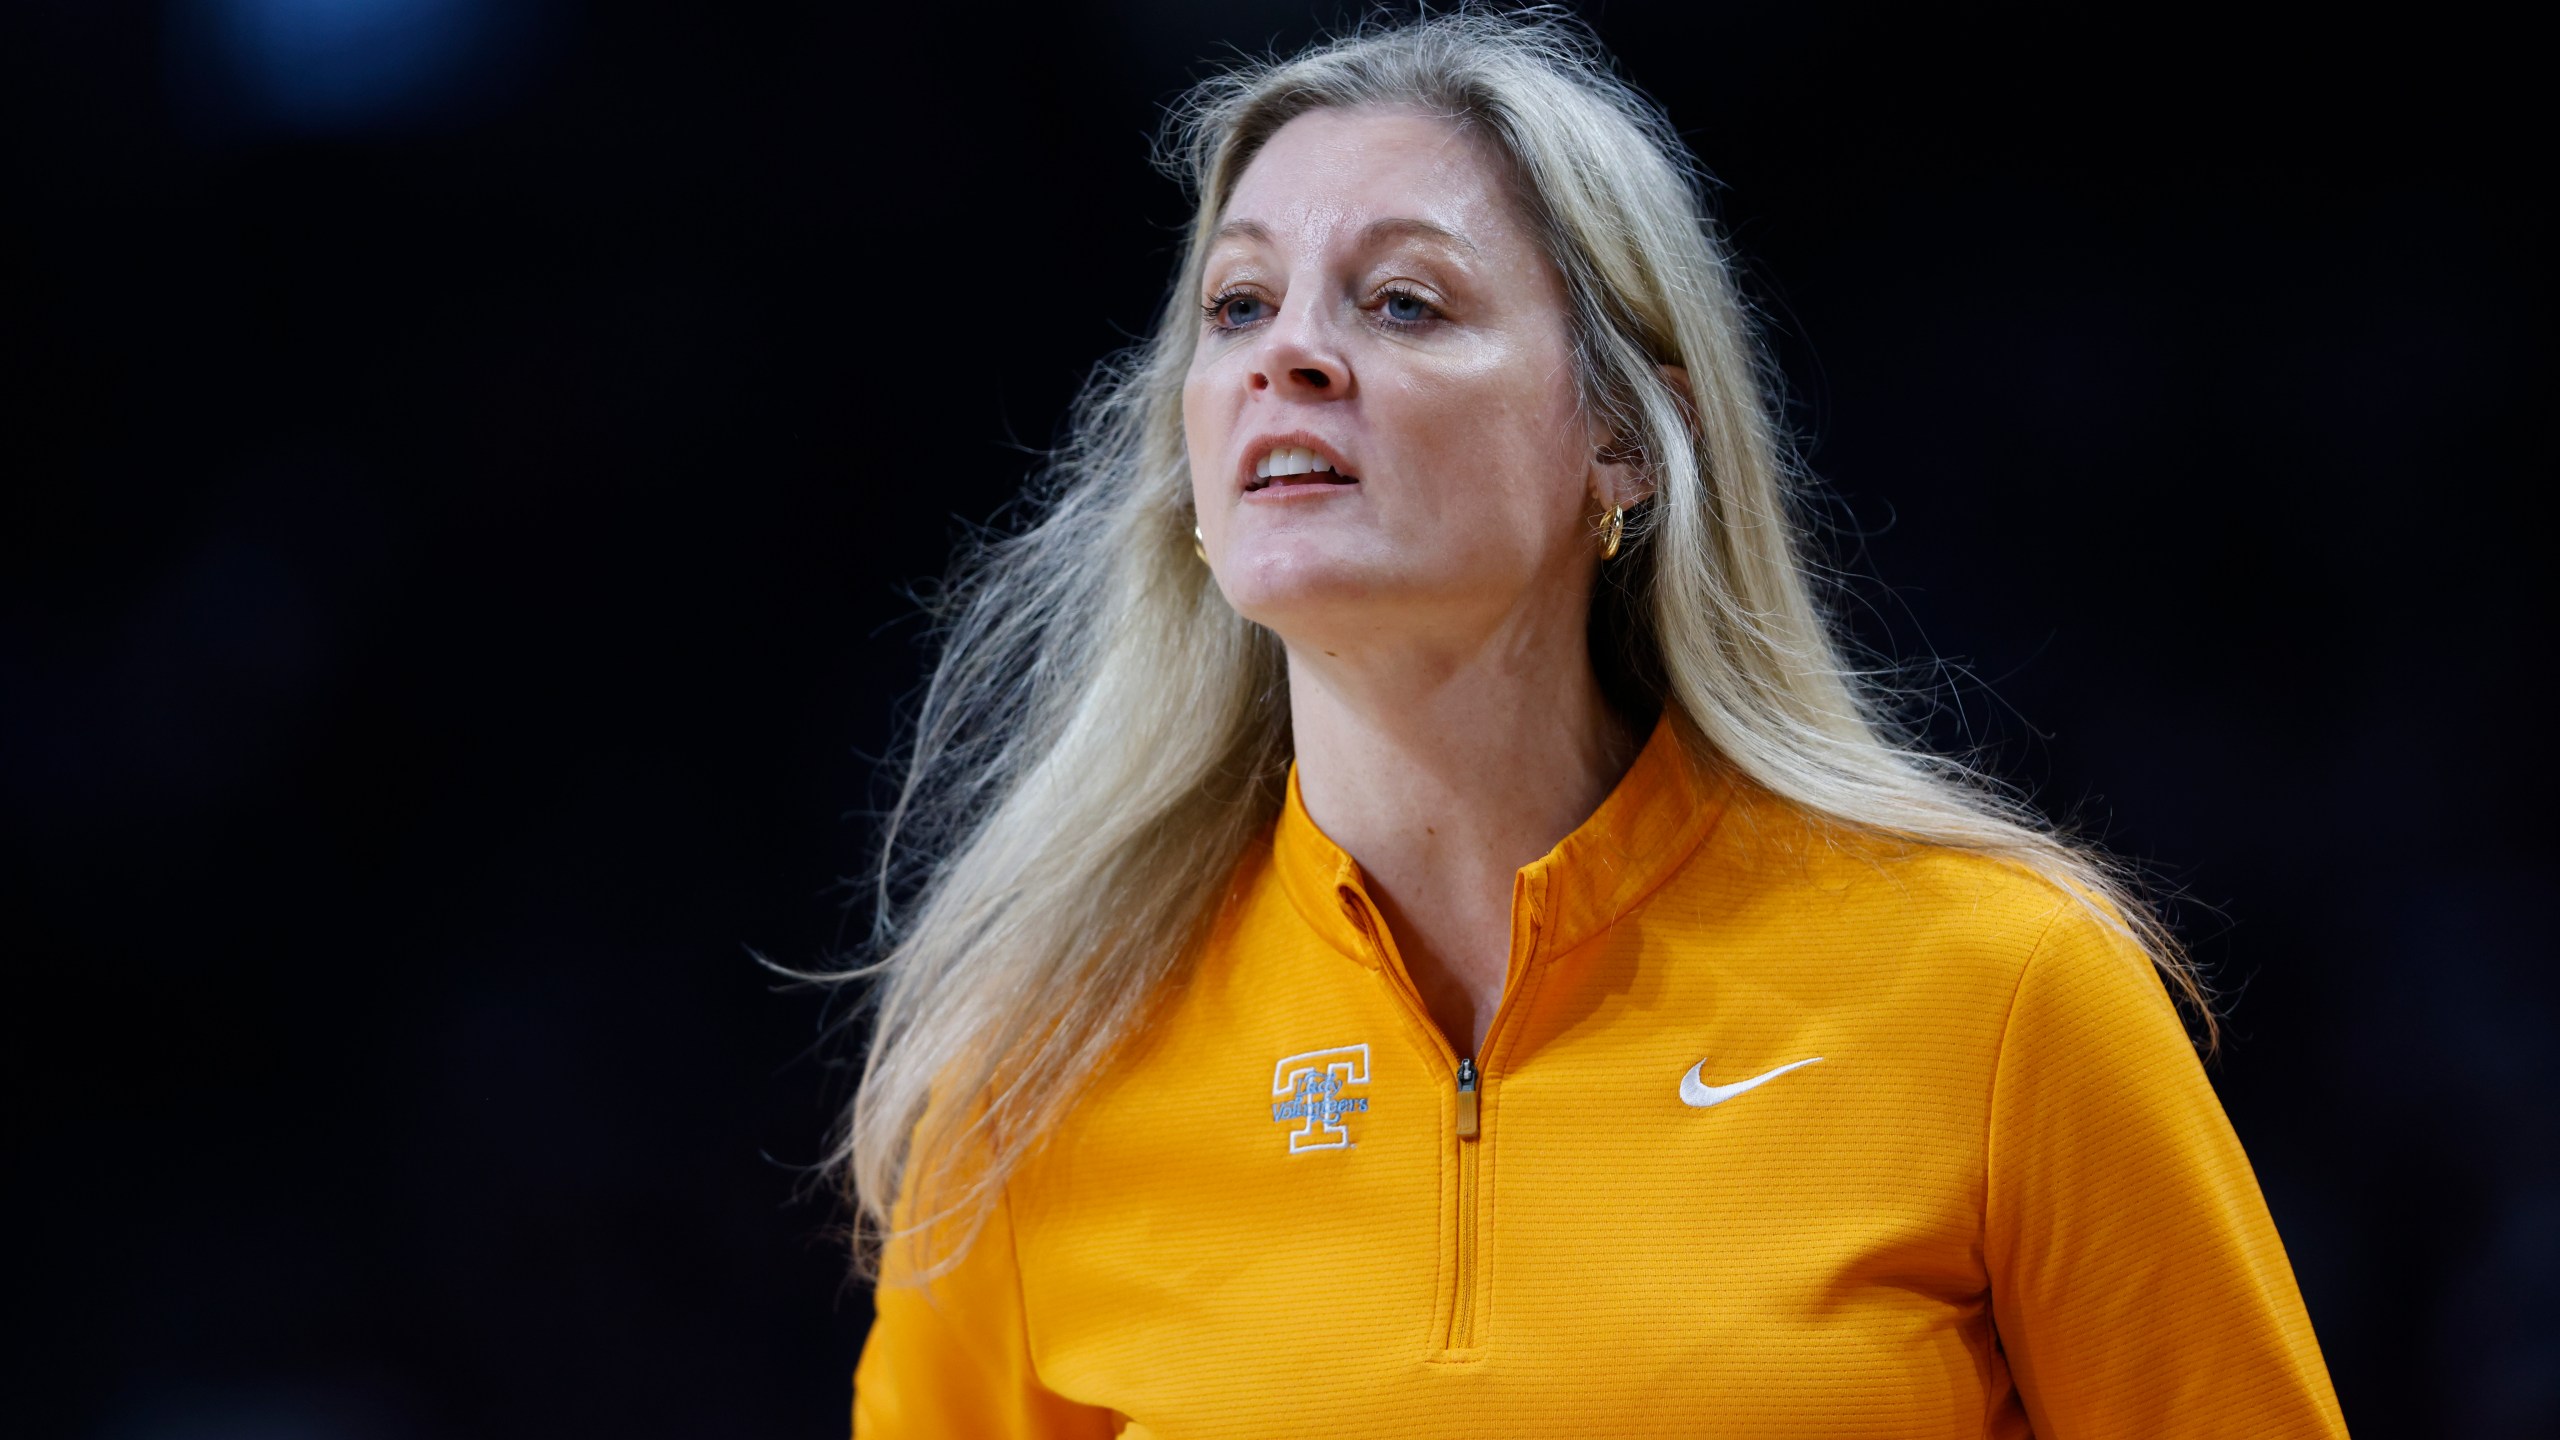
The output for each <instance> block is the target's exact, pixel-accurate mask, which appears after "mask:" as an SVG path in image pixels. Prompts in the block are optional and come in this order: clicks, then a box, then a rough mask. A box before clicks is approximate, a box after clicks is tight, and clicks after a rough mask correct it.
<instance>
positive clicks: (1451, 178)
mask: <svg viewBox="0 0 2560 1440" xmlns="http://www.w3.org/2000/svg"><path fill="white" fill-rule="evenodd" d="M1197 299H1198V300H1199V302H1200V304H1201V306H1202V313H1203V319H1202V322H1201V336H1200V346H1199V351H1198V353H1197V355H1196V356H1195V357H1194V358H1193V360H1192V362H1191V371H1190V375H1189V377H1188V379H1187V380H1186V382H1185V384H1184V387H1183V393H1182V417H1183V427H1184V431H1185V438H1186V440H1187V442H1188V445H1189V449H1190V456H1191V477H1192V489H1193V496H1194V499H1195V500H1196V501H1197V503H1198V507H1199V512H1200V528H1201V533H1202V537H1203V543H1204V545H1205V546H1206V548H1207V550H1208V553H1209V556H1210V560H1211V564H1212V566H1213V567H1214V569H1215V571H1216V574H1217V578H1218V583H1219V586H1220V588H1221V589H1222V590H1223V591H1224V592H1225V594H1226V597H1227V600H1228V602H1229V603H1230V604H1232V605H1234V606H1235V608H1236V610H1237V611H1238V612H1239V613H1241V614H1243V615H1244V616H1245V617H1246V618H1248V619H1251V620H1254V621H1256V622H1258V623H1261V624H1263V625H1266V626H1269V627H1270V628H1271V629H1272V630H1274V631H1276V632H1278V633H1279V634H1280V636H1281V637H1282V638H1283V639H1284V640H1285V641H1287V642H1288V643H1289V644H1290V645H1291V647H1292V648H1293V649H1296V648H1299V647H1303V646H1307V645H1320V646H1323V647H1324V648H1326V649H1327V650H1328V651H1332V652H1335V653H1339V651H1340V648H1341V647H1344V646H1364V645H1368V644H1371V643H1374V642H1377V641H1382V640H1383V641H1391V640H1392V639H1393V638H1394V637H1395V636H1397V635H1398V634H1405V635H1411V636H1416V637H1424V636H1427V637H1432V638H1433V639H1435V640H1437V641H1440V642H1442V643H1459V644H1465V643H1469V642H1470V640H1471V639H1481V638H1484V637H1489V636H1492V635H1494V634H1495V633H1497V632H1499V631H1500V630H1501V629H1502V627H1504V626H1505V625H1514V626H1516V625H1518V624H1519V623H1520V622H1522V621H1528V622H1530V623H1532V624H1537V623H1541V622H1543V621H1546V620H1553V621H1556V622H1559V623H1568V624H1571V625H1572V626H1573V627H1574V633H1576V634H1578V633H1579V629H1580V624H1581V617H1582V615H1583V613H1584V610H1585V608H1586V607H1587V605H1588V603H1589V594H1590V584H1591V576H1592V572H1593V568H1594V566H1595V565H1596V564H1597V563H1598V552H1597V549H1596V548H1595V546H1596V542H1595V539H1594V530H1593V519H1594V517H1595V516H1596V514H1597V513H1598V508H1599V502H1598V501H1597V500H1596V499H1595V498H1594V497H1595V495H1598V494H1607V493H1609V492H1610V490H1611V488H1612V487H1614V486H1617V485H1621V484H1623V483H1624V477H1623V476H1622V475H1619V474H1616V473H1613V472H1615V471H1616V470H1617V469H1618V467H1615V466H1608V467H1603V466H1600V465H1598V464H1597V463H1596V462H1595V453H1594V452H1595V449H1596V447H1597V445H1598V444H1599V443H1601V442H1602V441H1604V440H1605V438H1606V437H1605V436H1601V435H1597V434H1595V432H1594V431H1593V429H1592V427H1591V423H1590V422H1589V421H1588V420H1587V419H1586V418H1585V416H1584V414H1583V413H1582V406H1581V405H1580V403H1579V393H1580V392H1579V387H1578V385H1577V383H1576V378H1575V372H1574V366H1573V358H1572V343H1571V336H1570V332H1569V329H1568V325H1567V320H1566V311H1565V295H1564V288H1563V285H1562V282H1561V281H1560V280H1559V279H1558V277H1557V276H1556V274H1555V272H1554V269H1553V268H1552V267H1551V266H1550V265H1549V264H1548V263H1547V260H1546V257H1545V256H1544V254H1543V253H1542V252H1541V251H1540V249H1539V247H1538V245H1537V243H1536V241H1535V240H1534V239H1533V238H1532V235H1531V233H1530V230H1529V226H1528V224H1527V223H1526V221H1525V220H1524V219H1523V218H1522V217H1521V215H1520V214H1519V213H1518V207H1517V206H1516V205H1515V204H1514V203H1513V201H1512V199H1511V196H1510V192H1509V187H1508V185H1507V184H1506V182H1505V180H1504V178H1503V176H1502V174H1501V172H1500V170H1499V169H1498V168H1497V163H1496V161H1495V159H1494V157H1493V156H1492V155H1491V154H1490V153H1489V152H1488V150H1487V148H1486V146H1485V144H1484V143H1483V142H1482V141H1479V140H1477V139H1475V138H1473V137H1471V136H1469V135H1467V134H1465V133H1463V132H1461V131H1460V130H1459V129H1458V128H1457V127H1455V126H1453V125H1451V124H1449V123H1448V122H1447V121H1444V120H1440V119H1437V118H1434V117H1431V116H1428V115H1425V114H1422V113H1419V112H1415V111H1408V110H1319V111H1315V112H1312V113H1310V114H1307V115H1303V116H1300V117H1299V118H1297V119H1295V120H1292V121H1290V122H1289V123H1288V124H1287V125H1285V126H1283V127H1282V128H1281V129H1280V130H1279V131H1278V132H1277V133H1276V134H1274V135H1273V136H1272V137H1271V139H1270V141H1269V142H1268V143H1267V144H1265V145H1264V146H1263V148H1262V150H1261V152H1260V153H1259V154H1258V155H1256V156H1255V157H1254V159H1253V162H1252V163H1251V165H1249V166H1248V167H1247V168H1246V170H1245V172H1244V175H1243V177H1242V178H1241V179H1240V180H1239V181H1238V183H1237V185H1236V190H1235V195H1234V197H1233V198H1232V199H1231V200H1230V201H1229V202H1228V205H1227V209H1226V214H1225V217H1224V220H1223V222H1222V224H1221V227H1220V229H1219V232H1218V237H1217V239H1216V241H1215V242H1214V244H1213V245H1212V248H1211V249H1210V252H1209V256H1208V266H1207V269H1206V271H1205V273H1204V274H1203V276H1202V288H1201V293H1200V294H1199V296H1198V297H1197ZM1310 466H1314V467H1321V468H1312V469H1311V468H1309V467H1310ZM1611 500H1612V503H1623V501H1622V500H1621V499H1620V498H1619V497H1617V496H1615V495H1612V496H1611Z"/></svg>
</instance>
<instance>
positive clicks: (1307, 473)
mask: <svg viewBox="0 0 2560 1440" xmlns="http://www.w3.org/2000/svg"><path fill="white" fill-rule="evenodd" d="M1359 483H1360V477H1359V476H1357V475H1351V474H1346V473H1344V472H1342V471H1338V470H1336V469H1334V468H1333V464H1332V462H1331V461H1328V460H1326V459H1325V458H1324V457H1323V456H1322V455H1319V454H1317V453H1316V452H1315V451H1313V450H1309V449H1306V448H1305V447H1303V446H1296V445H1281V446H1277V447H1275V448H1274V449H1273V450H1272V451H1271V452H1270V453H1269V454H1267V455H1264V456H1263V457H1262V458H1261V459H1260V460H1258V461H1256V462H1254V466H1253V481H1252V483H1250V484H1248V485H1246V486H1245V487H1244V488H1245V493H1246V494H1248V495H1249V494H1252V493H1253V492H1254V491H1257V490H1285V489H1295V488H1300V487H1304V486H1310V485H1357V484H1359Z"/></svg>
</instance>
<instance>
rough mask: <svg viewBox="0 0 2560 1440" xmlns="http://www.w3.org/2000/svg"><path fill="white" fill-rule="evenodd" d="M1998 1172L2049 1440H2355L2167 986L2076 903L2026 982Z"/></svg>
mask: <svg viewBox="0 0 2560 1440" xmlns="http://www.w3.org/2000/svg"><path fill="white" fill-rule="evenodd" d="M1987 1168H1988V1172H1989V1180H1988V1189H1987V1194H1986V1199H1985V1209H1984V1258H1985V1260H1986V1262H1987V1264H1988V1266H1989V1269H1990V1274H1991V1301H1992V1314H1993V1317H1994V1321H1995V1323H1996V1324H1997V1326H1998V1328H1999V1336H2000V1344H2001V1348H2002V1350H2003V1351H2004V1352H2005V1354H2006V1355H2007V1357H2008V1362H2009V1368H2010V1373H2011V1374H2012V1376H2013V1377H2014V1378H2015V1380H2016V1383H2017V1386H2018V1392H2019V1395H2020V1398H2021V1399H2022V1400H2023V1401H2024V1402H2025V1405H2026V1410H2027V1416H2028V1419H2029V1421H2030V1423H2031V1424H2032V1425H2033V1427H2034V1430H2035V1433H2036V1435H2037V1436H2039V1437H2041V1440H2094V1437H2099V1436H2143V1437H2154V1440H2166V1437H2176V1436H2234V1435H2248V1436H2262V1437H2269V1440H2275V1437H2291V1436H2324V1437H2327V1436H2336V1437H2343V1436H2344V1435H2345V1434H2346V1433H2347V1432H2346V1425H2345V1422H2344V1420H2343V1419H2341V1418H2340V1416H2339V1413H2338V1401H2337V1396H2336V1394H2335V1393H2334V1392H2333V1391H2332V1389H2331V1387H2330V1384H2329V1372H2328V1370H2327V1368H2326V1367H2325V1366H2324V1365H2323V1364H2322V1362H2321V1359H2320V1347H2319V1343H2318V1342H2317V1341H2316V1340H2315V1339H2314V1338H2313V1337H2312V1333H2311V1319H2310V1316H2309V1315H2308V1314H2306V1313H2305V1312H2304V1310H2303V1307H2302V1295H2301V1292H2300V1290H2299V1289H2298V1288H2297V1287H2296V1286H2295V1284H2294V1278H2293V1270H2292V1267H2291V1266H2290V1265H2288V1264H2287V1263H2286V1261H2285V1255H2284V1246H2283V1244H2282V1242H2280V1241H2279V1240H2278V1239H2277V1238H2276V1231H2275V1223H2274V1221H2273V1220H2272V1219H2271V1218H2270V1217H2269V1216H2268V1214H2267V1204H2266V1199H2265V1197H2264V1196H2262V1195H2261V1194H2260V1193H2259V1190H2258V1182H2257V1177H2256V1176H2255V1175H2253V1174H2252V1173H2251V1172H2250V1169H2249V1160H2248V1157H2247V1156H2246V1155H2244V1154H2242V1153H2241V1150H2240V1141H2239V1137H2237V1136H2236V1135H2234V1134H2233V1133H2232V1130H2231V1122H2230V1121H2229V1119H2228V1118H2227V1117H2225V1116H2224V1114H2223V1111H2222V1105H2221V1102H2219V1101H2218V1100H2216V1099H2215V1097H2214V1093H2213V1087H2212V1085H2211V1084H2210V1083H2209V1082H2208V1081H2207V1080H2206V1078H2205V1073H2204V1067H2203V1065H2202V1064H2201V1063H2199V1062H2198V1060H2197V1058H2196V1053H2195V1049H2194V1047H2193V1045H2192V1044H2190V1043H2189V1041H2188V1038H2187V1033H2186V1027H2185V1026H2184V1025H2183V1024H2182V1023H2181V1022H2180V1020H2179V1018H2178V1012H2177V1008H2176V1007H2175V1005H2173V1004H2172V1003H2171V1002H2170V999H2169V994H2168V990H2167V988H2166V987H2165V986H2164V985H2163V984H2162V983H2161V979H2160V976H2159V973H2158V971H2157V970H2156V969H2155V968H2154V967H2153V965H2152V963H2151V960H2150V957H2148V956H2146V955H2145V954H2143V953H2142V951H2141V949H2140V948H2139V947H2137V946H2135V945H2134V944H2132V943H2131V942H2130V941H2128V940H2126V939H2124V938H2123V937H2121V936H2119V935H2116V934H2115V933H2114V932H2113V931H2111V930H2110V929H2109V928H2108V927H2107V926H2105V925H2104V924H2102V923H2101V922H2099V921H2098V920H2097V919H2096V918H2095V917H2094V916H2090V915H2088V914H2086V913H2085V912H2083V911H2081V910H2080V909H2079V908H2078V907H2076V906H2075V907H2073V908H2072V909H2071V910H2069V911H2066V912H2065V913H2064V914H2063V915H2062V916H2060V917H2059V918H2057V919H2056V920H2055V921H2054V923H2053V924H2052V925H2051V927H2050V928H2049V929H2048V930H2047V932H2046V934H2045V936H2044V939H2043V940H2042V941H2041V942H2040V943H2039V944H2038V945H2037V947H2036V950H2035V952H2034V954H2032V955H2031V956H2030V957H2029V958H2028V961H2027V965H2026V969H2025V972H2024V974H2023V975H2022V976H2021V977H2020V979H2019V982H2018V991H2017V995H2016V998H2015V999H2014V1000H2013V1002H2012V1004H2011V1008H2010V1013H2009V1021H2008V1028H2007V1032H2006V1034H2005V1035H2004V1036H2003V1038H2002V1041H2001V1049H2000V1057H1999V1062H1998V1066H1997V1069H1996V1071H1995V1077H1994V1080H1993V1083H1992V1096H1991V1127H1990V1139H1989V1152H1988V1157H1987Z"/></svg>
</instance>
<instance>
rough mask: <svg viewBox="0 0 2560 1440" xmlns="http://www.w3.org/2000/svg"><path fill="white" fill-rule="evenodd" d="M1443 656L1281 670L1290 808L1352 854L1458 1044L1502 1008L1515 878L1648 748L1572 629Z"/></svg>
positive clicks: (1309, 661) (1349, 660)
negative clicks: (1294, 769) (1291, 747)
mask: <svg viewBox="0 0 2560 1440" xmlns="http://www.w3.org/2000/svg"><path fill="white" fill-rule="evenodd" d="M1550 628H1551V629H1552V630H1554V631H1560V632H1562V633H1551V634H1549V635H1546V636H1525V637H1524V636H1521V635H1517V634H1513V635H1508V636H1504V637H1502V638H1501V639H1500V640H1499V641H1498V642H1495V643H1487V644H1483V645H1479V646H1474V647H1470V648H1467V649H1465V650H1461V651H1457V652H1454V653H1453V652H1451V651H1449V650H1445V649H1444V650H1429V651H1406V652H1403V653H1393V654H1385V653H1377V652H1367V653H1359V654H1351V655H1346V654H1340V653H1334V654H1328V653H1325V652H1322V651H1316V652H1314V653H1311V654H1310V653H1302V652H1301V651H1300V650H1299V649H1298V648H1297V647H1292V648H1291V650H1290V654H1289V708H1290V718H1291V723H1292V726H1293V729H1294V735H1295V741H1296V748H1297V760H1298V787H1299V793H1300V794H1301V796H1302V797H1303V798H1304V799H1305V802H1306V806H1307V813H1308V815H1309V816H1310V817H1311V818H1312V819H1313V820H1314V821H1315V822H1316V824H1317V825H1318V826H1319V827H1320V828H1322V829H1323V831H1324V832H1325V834H1327V835H1329V836H1331V837H1332V838H1333V840H1334V842H1335V843H1337V844H1339V845H1341V846H1342V847H1343V849H1345V850H1347V851H1349V852H1350V854H1351V856H1352V858H1353V859H1355V860H1357V861H1358V862H1359V863H1360V868H1361V870H1362V872H1363V873H1364V874H1365V875H1366V877H1367V879H1368V884H1369V892H1370V896H1371V898H1372V899H1374V900H1376V901H1377V902H1378V906H1379V908H1380V910H1381V911H1382V912H1383V913H1384V915H1385V918H1386V921H1387V924H1388V927H1389V928H1390V929H1391V930H1392V931H1393V932H1394V935H1395V939H1396V946H1397V950H1398V953H1399V954H1400V955H1401V956H1402V958H1403V960H1404V962H1405V968H1406V970H1407V971H1408V972H1409V973H1410V974H1411V976H1412V978H1413V981H1414V984H1415V987H1416V988H1417V989H1418V990H1420V991H1421V993H1422V996H1423V1001H1424V1003H1425V1005H1426V1006H1428V1007H1429V1008H1430V1010H1431V1013H1432V1017H1433V1018H1434V1019H1435V1020H1437V1021H1439V1023H1440V1027H1441V1029H1442V1031H1443V1033H1445V1034H1446V1035H1447V1036H1448V1038H1449V1042H1450V1045H1451V1046H1452V1047H1453V1048H1454V1049H1456V1050H1457V1052H1458V1053H1459V1054H1461V1055H1472V1054H1474V1053H1476V1050H1477V1049H1478V1048H1479V1046H1480V1045H1481V1044H1482V1041H1483V1038H1484V1034H1485V1031H1486V1028H1487V1027H1488V1026H1490V1025H1491V1023H1492V1020H1493V1011H1494V1006H1495V1004H1496V1003H1497V1002H1498V1001H1499V1000H1500V999H1501V996H1502V984H1503V978H1504V973H1505V971H1506V970H1507V968H1508V965H1509V959H1510V951H1511V940H1510V935H1511V890H1512V878H1513V876H1514V875H1515V874H1516V873H1517V872H1518V871H1519V869H1520V867H1522V866H1524V865H1527V864H1529V863H1531V862H1533V861H1535V860H1537V859H1538V858H1539V857H1540V856H1542V855H1544V854H1546V853H1547V852H1548V851H1549V850H1551V849H1553V848H1555V845H1556V842H1557V841H1559V840H1562V839H1563V838H1564V837H1565V836H1566V835H1568V834H1571V833H1572V832H1573V830H1574V829H1575V827H1577V826H1579V825H1580V824H1581V823H1582V822H1583V821H1584V820H1585V819H1588V818H1589V817H1590V815H1591V812H1592V811H1594V810H1596V809H1598V808H1599V806H1600V802H1601V801H1602V800H1604V799H1606V798H1608V794H1609V791H1610V790H1611V788H1613V787H1614V786H1615V785H1616V784H1617V782H1618V779H1619V777H1620V776H1622V775H1624V774H1625V773H1626V769H1627V766H1628V764H1629V763H1630V762H1632V761H1633V759H1634V758H1635V754H1636V751H1637V749H1638V748H1639V746H1640V743H1641V739H1642V737H1640V736H1638V735H1636V734H1635V733H1634V732H1633V731H1632V729H1631V728H1630V727H1629V726H1628V725H1627V723H1626V722H1625V721H1624V720H1622V719H1621V718H1619V717H1618V715H1617V714H1616V713H1615V712H1614V711H1612V710H1611V709H1610V707H1609V705H1608V703H1607V701H1606V700H1605V699H1604V698H1603V696H1602V694H1601V691H1600V685H1599V682H1598V680H1597V678H1596V677H1595V676H1594V675H1593V673H1592V668H1591V660H1590V653H1589V650H1588V646H1587V642H1586V641H1585V639H1584V636H1583V631H1582V627H1581V626H1580V625H1579V624H1575V625H1572V626H1570V627H1569V628H1568V627H1564V626H1556V627H1550Z"/></svg>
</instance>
